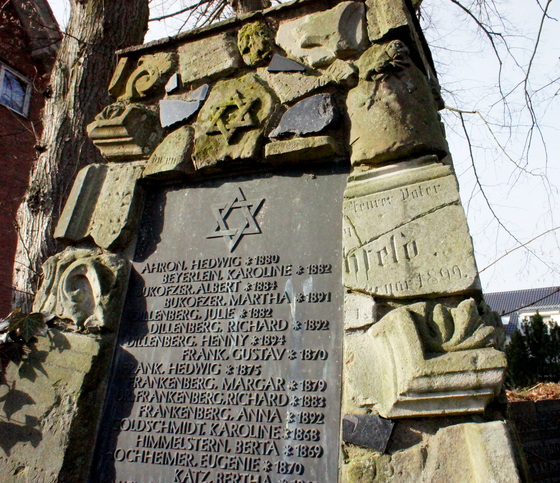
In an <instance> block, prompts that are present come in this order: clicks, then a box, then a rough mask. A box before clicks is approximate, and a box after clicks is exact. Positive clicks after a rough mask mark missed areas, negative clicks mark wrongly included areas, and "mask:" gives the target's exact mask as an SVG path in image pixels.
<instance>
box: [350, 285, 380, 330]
mask: <svg viewBox="0 0 560 483" xmlns="http://www.w3.org/2000/svg"><path fill="white" fill-rule="evenodd" d="M375 322H377V310H376V306H375V300H374V299H373V297H372V296H371V295H367V294H363V293H358V292H349V293H346V294H344V328H345V329H346V330H348V329H361V328H364V327H368V326H370V325H373V324H374V323H375Z"/></svg>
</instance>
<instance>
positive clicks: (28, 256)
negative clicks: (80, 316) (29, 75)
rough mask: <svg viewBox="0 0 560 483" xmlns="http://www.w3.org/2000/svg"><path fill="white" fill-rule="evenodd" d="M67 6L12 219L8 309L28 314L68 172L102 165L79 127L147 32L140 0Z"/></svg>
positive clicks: (52, 247) (50, 248) (85, 0)
mask: <svg viewBox="0 0 560 483" xmlns="http://www.w3.org/2000/svg"><path fill="white" fill-rule="evenodd" d="M70 3H71V9H72V10H71V15H70V21H69V24H68V28H67V31H66V35H65V37H64V40H63V41H62V44H61V46H60V50H59V52H58V57H57V60H56V62H55V64H54V67H53V71H52V75H51V83H50V92H51V95H50V97H49V98H48V99H47V100H46V104H45V109H44V113H43V134H42V136H41V142H40V144H39V148H40V149H41V150H42V153H41V154H40V155H39V157H38V159H37V160H36V161H35V163H34V166H33V167H32V169H31V173H30V176H29V185H28V188H27V192H26V195H25V197H24V199H23V201H22V203H21V205H20V207H19V209H18V214H17V223H18V229H19V241H18V247H17V251H16V257H15V263H14V278H13V287H14V297H13V303H14V305H15V306H16V307H21V308H22V309H29V308H30V305H31V302H32V298H33V294H34V293H35V290H36V288H37V283H38V279H39V275H40V269H41V265H42V263H43V262H44V261H45V259H46V258H47V257H49V256H50V255H52V254H53V253H55V252H56V251H57V250H59V248H60V247H58V246H57V243H56V242H55V240H54V239H53V232H54V228H55V226H56V223H57V221H58V219H59V216H60V213H61V210H62V208H63V206H64V202H65V201H66V198H67V196H68V192H69V190H70V188H71V187H72V183H73V181H74V178H75V175H76V173H77V172H78V171H79V170H80V169H81V168H82V167H84V166H85V165H87V164H90V163H93V162H102V159H101V158H100V155H99V153H98V151H97V149H96V148H95V147H94V146H93V144H92V143H91V141H90V140H89V138H88V137H87V135H86V130H85V127H86V126H87V125H88V124H89V123H90V122H92V121H93V119H94V117H95V115H96V114H97V113H99V112H100V111H101V109H102V108H103V107H104V106H105V105H107V104H108V103H109V97H108V95H107V86H108V84H109V80H110V78H111V75H112V72H113V69H114V66H115V61H116V57H115V50H117V49H120V48H124V47H128V46H130V45H134V44H139V43H142V41H143V39H144V34H145V33H146V30H147V23H148V15H149V9H148V0H111V1H106V0H70Z"/></svg>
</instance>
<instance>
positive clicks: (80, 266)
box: [33, 249, 128, 331]
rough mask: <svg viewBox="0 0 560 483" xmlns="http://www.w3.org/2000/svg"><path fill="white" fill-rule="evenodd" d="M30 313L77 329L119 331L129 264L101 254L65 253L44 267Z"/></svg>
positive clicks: (88, 251) (68, 250)
mask: <svg viewBox="0 0 560 483" xmlns="http://www.w3.org/2000/svg"><path fill="white" fill-rule="evenodd" d="M43 273H44V279H43V283H42V285H41V288H40V289H39V292H38V293H37V296H36V297H35V303H34V305H33V310H34V311H36V312H42V313H44V314H46V315H47V316H50V317H57V318H59V319H66V320H69V321H71V323H72V324H73V325H74V326H75V327H76V329H88V330H99V329H106V330H111V331H114V330H115V329H116V328H117V327H118V321H119V316H120V310H121V306H122V303H123V295H124V287H125V285H126V280H127V277H128V262H127V261H126V260H125V259H124V258H122V257H121V256H119V255H112V254H108V253H103V252H102V251H101V250H97V251H92V250H85V249H67V250H66V251H64V252H61V253H59V254H57V255H54V256H52V257H51V258H49V259H48V260H47V261H46V262H45V264H44V265H43Z"/></svg>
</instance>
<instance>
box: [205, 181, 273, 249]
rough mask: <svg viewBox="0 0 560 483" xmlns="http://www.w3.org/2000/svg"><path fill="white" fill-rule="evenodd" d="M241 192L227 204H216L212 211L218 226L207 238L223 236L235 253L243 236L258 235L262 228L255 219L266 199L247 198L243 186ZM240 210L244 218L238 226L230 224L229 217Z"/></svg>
mask: <svg viewBox="0 0 560 483" xmlns="http://www.w3.org/2000/svg"><path fill="white" fill-rule="evenodd" d="M238 190H239V194H238V195H237V196H236V197H235V198H234V199H233V200H232V201H230V202H228V203H226V204H225V205H214V206H212V211H213V212H214V216H215V217H216V221H217V222H218V226H217V227H216V230H215V231H214V233H212V234H210V235H208V236H207V237H206V238H220V237H223V238H224V241H225V242H226V245H227V246H228V248H229V252H230V253H233V251H234V250H235V248H236V247H237V245H238V244H239V242H240V241H241V238H243V236H245V235H258V234H260V233H261V229H260V227H259V225H258V223H257V220H256V219H255V216H256V215H257V213H258V212H259V210H260V209H261V206H262V205H263V203H264V201H265V199H264V198H262V199H260V200H247V199H246V198H245V195H244V194H243V191H241V188H239V187H238ZM235 210H239V212H240V213H241V215H242V218H243V219H242V220H241V222H240V223H239V224H238V226H236V227H231V228H230V226H229V225H228V218H229V217H230V215H231V214H232V213H233V212H234V211H235Z"/></svg>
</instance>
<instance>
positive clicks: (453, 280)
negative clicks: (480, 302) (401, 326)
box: [343, 158, 480, 297]
mask: <svg viewBox="0 0 560 483" xmlns="http://www.w3.org/2000/svg"><path fill="white" fill-rule="evenodd" d="M428 159H429V158H428ZM398 167H399V165H397V166H396V167H395V166H391V167H387V168H382V169H377V170H374V171H371V172H368V173H364V174H362V175H356V176H354V177H351V178H350V182H349V184H348V187H347V190H346V192H345V201H344V205H343V213H344V238H343V244H344V259H345V268H344V270H343V280H344V284H345V285H346V286H347V287H348V288H351V289H354V290H359V291H367V292H369V293H371V294H372V295H378V296H383V297H415V296H420V295H432V294H434V295H450V294H455V293H464V292H469V291H478V290H479V288H480V287H479V280H478V273H477V269H476V264H475V260H474V253H473V252H474V249H473V246H472V240H471V238H470V235H469V231H468V227H467V222H466V218H465V214H464V211H463V208H462V207H461V205H460V199H459V190H458V187H457V181H456V178H455V176H454V174H453V172H452V171H451V168H450V167H449V166H443V165H441V164H439V163H429V162H427V164H426V162H422V161H418V162H411V163H403V164H402V169H400V170H399V169H398ZM395 169H396V170H395Z"/></svg>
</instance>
